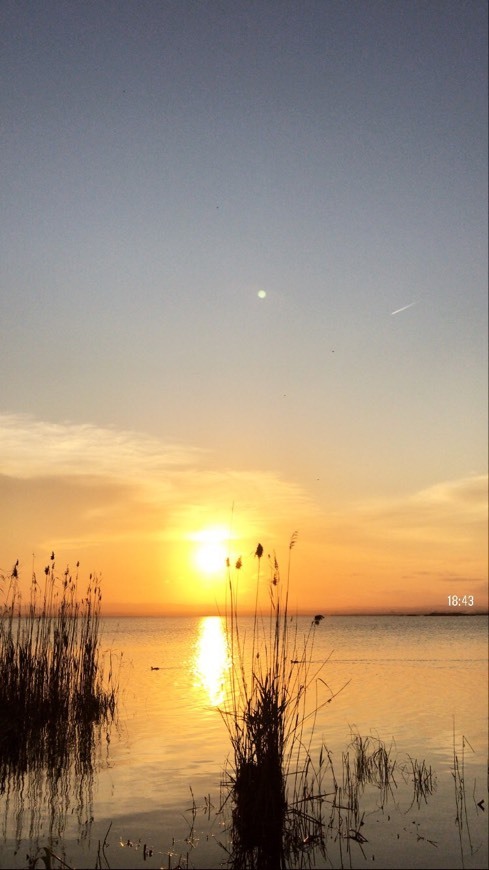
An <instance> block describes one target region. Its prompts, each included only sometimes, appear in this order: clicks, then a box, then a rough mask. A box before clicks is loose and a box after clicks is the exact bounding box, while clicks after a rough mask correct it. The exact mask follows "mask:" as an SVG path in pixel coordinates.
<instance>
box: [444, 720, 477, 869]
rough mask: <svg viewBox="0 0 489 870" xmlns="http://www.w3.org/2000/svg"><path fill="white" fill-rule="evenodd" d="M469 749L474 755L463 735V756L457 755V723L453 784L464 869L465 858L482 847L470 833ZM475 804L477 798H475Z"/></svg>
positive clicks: (454, 742)
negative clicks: (466, 766)
mask: <svg viewBox="0 0 489 870" xmlns="http://www.w3.org/2000/svg"><path fill="white" fill-rule="evenodd" d="M467 747H468V748H469V749H470V751H471V752H472V753H473V752H474V749H473V748H472V746H471V745H470V743H469V741H468V740H467V738H466V737H465V736H464V735H462V749H461V755H460V756H459V755H458V753H457V746H456V738H455V723H454V725H453V767H452V771H451V772H452V776H453V784H454V789H455V807H456V816H455V824H456V825H457V831H458V839H459V846H460V859H461V862H462V867H465V856H466V852H467V847H468V852H469V854H470V856H472V855H474V854H475V853H476V852H477V851H478V849H479V848H480V847H477V848H475V847H474V845H473V842H472V835H471V832H470V825H469V812H468V807H467V794H466V785H465V777H466V772H465V751H466V748H467ZM475 787H476V784H475V782H474V794H475ZM474 803H476V802H475V797H474ZM483 804H484V801H480V802H479V803H477V804H476V807H479V808H483Z"/></svg>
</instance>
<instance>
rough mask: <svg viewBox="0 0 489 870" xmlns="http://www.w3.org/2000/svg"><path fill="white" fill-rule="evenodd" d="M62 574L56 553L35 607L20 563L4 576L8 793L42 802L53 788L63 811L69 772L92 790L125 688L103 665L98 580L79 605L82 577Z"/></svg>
mask: <svg viewBox="0 0 489 870" xmlns="http://www.w3.org/2000/svg"><path fill="white" fill-rule="evenodd" d="M54 568H55V563H54V553H53V554H52V556H51V560H50V562H49V564H48V566H47V567H46V568H45V570H44V582H43V588H42V589H41V586H40V584H39V583H38V580H37V578H36V576H35V574H34V575H33V577H32V582H31V586H30V595H29V601H28V603H24V602H23V600H22V595H21V591H20V589H19V575H18V563H16V565H15V566H14V569H13V571H12V572H11V574H10V576H8V577H4V576H2V577H0V594H1V595H2V597H3V601H2V602H1V610H0V793H7V795H8V794H9V793H12V792H16V793H17V795H23V794H24V792H25V793H26V794H29V793H30V795H31V797H32V799H33V801H35V803H39V800H40V799H41V797H42V796H44V797H46V794H45V791H46V789H47V791H48V793H49V794H50V796H51V798H53V805H54V806H58V805H59V801H60V800H61V799H62V795H63V794H65V793H66V790H67V788H68V785H67V777H66V775H65V774H66V772H67V770H68V769H72V770H74V771H75V773H76V774H77V775H78V777H79V779H80V778H81V779H80V781H79V790H80V793H81V791H82V789H83V787H84V785H83V783H84V784H85V785H87V777H88V778H90V776H91V774H92V758H93V749H94V745H95V736H96V732H95V729H96V727H97V726H100V727H102V726H103V725H104V724H105V725H106V726H107V728H108V727H110V723H111V722H112V720H113V717H114V713H115V706H116V693H117V688H116V685H115V681H114V676H113V674H112V666H111V667H110V673H109V674H108V675H107V679H104V674H103V668H102V666H101V662H100V655H99V652H100V649H99V640H100V639H99V620H100V605H101V592H100V586H99V584H98V582H97V580H96V578H94V577H92V576H91V577H90V582H89V584H88V589H87V592H86V596H85V597H83V598H82V599H81V600H79V599H78V596H77V577H75V578H74V579H73V577H72V576H71V574H70V572H69V570H68V569H67V570H66V571H65V573H64V575H63V578H62V579H61V580H58V579H57V578H56V577H55V573H54ZM107 737H108V731H107ZM26 775H29V777H30V779H29V783H28V784H27V786H25V783H24V777H25V776H26ZM46 778H47V779H48V780H49V782H48V783H47V782H46ZM87 787H88V791H89V790H90V788H89V786H87ZM65 796H66V795H65ZM79 797H80V795H79ZM82 802H83V801H82ZM7 805H8V801H7ZM33 805H34V804H33ZM41 806H42V803H41ZM53 813H54V808H53ZM53 824H54V820H53ZM57 824H58V825H59V819H58V822H57ZM30 833H31V834H32V833H33V831H32V821H31V832H30ZM18 834H19V836H20V832H18Z"/></svg>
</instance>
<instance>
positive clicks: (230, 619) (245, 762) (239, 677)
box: [221, 533, 331, 870]
mask: <svg viewBox="0 0 489 870" xmlns="http://www.w3.org/2000/svg"><path fill="white" fill-rule="evenodd" d="M296 537H297V534H296V533H294V534H293V535H292V537H291V539H290V542H289V555H288V564H287V578H286V581H285V583H284V584H283V583H282V580H281V577H280V572H279V565H278V562H277V559H276V557H275V555H274V556H273V557H269V563H270V578H269V580H268V583H267V584H266V594H267V598H268V602H267V609H266V610H265V611H264V612H263V611H262V610H261V607H260V605H261V598H262V594H263V591H264V590H263V589H262V588H261V587H262V585H263V578H262V572H261V560H262V556H263V547H262V546H261V544H258V547H257V549H256V553H255V558H256V559H257V561H258V564H257V571H256V594H255V610H254V614H253V619H252V627H251V637H249V636H248V637H247V636H246V633H245V630H244V628H243V622H242V619H241V617H240V613H239V603H238V579H239V572H240V570H241V567H242V565H241V559H239V560H238V561H237V562H236V565H235V570H236V573H235V574H234V575H232V574H231V566H230V565H228V578H227V595H228V600H227V605H226V629H227V636H228V642H229V655H230V660H231V677H230V694H229V699H228V703H227V705H225V706H224V707H223V709H222V710H221V714H222V716H223V719H224V722H225V724H226V726H227V729H228V732H229V736H230V740H231V745H232V751H233V759H232V764H231V769H230V771H229V779H228V790H229V793H228V796H229V797H230V798H231V801H232V806H233V810H232V818H233V824H232V848H233V853H232V859H231V860H232V866H233V867H235V868H255V867H256V868H262V870H272V868H273V870H280V868H282V867H285V866H287V863H286V862H287V855H288V854H290V852H291V849H292V848H293V841H294V840H295V835H294V831H300V837H301V843H302V842H303V841H304V840H305V839H307V838H308V837H310V838H311V839H312V838H314V837H319V830H318V828H320V826H321V822H320V820H319V819H318V818H317V817H314V816H311V815H310V814H309V813H308V812H307V810H308V807H307V806H306V803H305V800H304V798H303V797H302V796H303V794H304V789H305V787H306V786H305V783H306V779H307V773H308V770H309V765H310V755H309V745H310V744H309V743H308V740H310V739H311V738H312V732H313V726H314V717H315V715H316V713H317V711H318V709H319V708H320V707H321V706H323V704H319V705H318V703H317V698H316V702H315V703H314V706H313V707H312V709H310V708H309V706H308V703H307V692H308V689H309V688H310V687H311V686H312V685H313V684H317V682H318V680H320V679H321V678H320V676H319V674H320V671H321V670H322V668H323V666H324V663H323V664H321V665H320V667H316V666H314V665H313V662H312V649H313V643H314V629H315V625H316V622H315V620H312V621H311V625H310V628H309V631H308V632H307V633H306V636H305V637H303V638H302V640H300V638H299V636H298V631H297V622H296V620H294V618H293V617H291V616H290V614H289V609H288V604H289V581H290V563H291V552H292V549H293V547H294V545H295V542H296ZM324 685H326V684H324ZM329 700H331V698H328V699H327V700H326V701H324V704H326V703H328V701H329ZM308 725H309V726H310V728H309V729H308V730H309V738H307V737H306V729H307V726H308ZM306 790H307V789H306ZM298 796H301V797H302V802H301V801H300V800H298ZM309 799H312V795H310V796H309ZM298 836H299V835H298Z"/></svg>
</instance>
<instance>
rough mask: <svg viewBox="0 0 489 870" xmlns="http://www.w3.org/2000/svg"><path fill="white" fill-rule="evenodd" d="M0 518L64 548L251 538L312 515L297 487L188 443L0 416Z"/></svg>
mask: <svg viewBox="0 0 489 870" xmlns="http://www.w3.org/2000/svg"><path fill="white" fill-rule="evenodd" d="M0 456H1V464H0V492H1V493H2V496H1V504H3V509H2V508H1V507H0V514H2V513H3V512H5V514H6V515H5V522H6V523H7V527H8V525H9V524H10V528H11V529H12V531H13V530H14V527H15V528H16V529H17V536H18V535H20V532H21V528H22V527H23V528H25V530H26V532H27V529H28V528H29V527H31V528H32V527H36V528H37V529H38V531H39V534H41V535H42V537H43V538H44V539H47V540H48V541H49V546H51V542H52V543H53V545H54V539H53V536H55V538H56V540H57V541H61V542H64V543H66V546H69V547H70V548H76V547H80V546H92V545H93V544H94V543H97V542H98V543H102V542H112V543H116V542H117V541H120V540H124V541H125V542H128V541H130V540H134V541H141V540H159V541H161V540H177V539H181V538H182V537H183V535H184V531H183V530H184V529H185V530H186V531H187V532H188V530H189V529H198V528H199V527H201V526H202V525H203V524H206V523H208V522H209V521H212V522H221V523H223V524H224V523H227V524H229V523H230V521H231V520H232V514H233V504H234V514H235V519H236V521H237V522H241V523H243V522H244V524H245V525H246V527H247V529H248V530H249V531H250V533H251V532H252V531H253V530H254V529H255V528H256V529H258V528H260V527H261V528H262V529H263V520H264V519H266V522H267V523H268V522H270V518H273V524H277V523H280V522H284V523H285V522H287V523H288V524H290V523H293V522H294V517H295V516H296V515H297V514H300V516H301V517H304V515H306V516H309V517H313V516H318V514H319V510H318V508H317V506H316V505H315V504H314V503H313V501H312V500H311V499H310V498H309V496H308V495H307V493H306V492H305V490H303V489H302V488H301V487H300V486H299V485H297V484H295V483H293V482H290V481H287V480H284V479H282V478H280V477H279V476H278V475H276V474H274V473H273V472H270V471H266V470H265V471H263V470H261V469H255V470H240V469H229V468H227V469H226V468H221V469H220V468H218V467H213V466H215V465H216V457H214V456H213V455H212V453H211V452H210V451H205V450H202V449H200V448H198V447H195V446H193V445H185V444H178V443H174V442H171V441H170V442H167V441H164V440H163V439H158V438H155V437H150V436H148V435H145V434H142V433H139V432H135V431H129V430H117V429H115V428H111V427H105V428H104V427H100V426H95V425H92V424H76V423H71V422H66V423H50V422H45V421H41V420H37V419H34V418H32V417H29V416H27V415H13V414H4V415H0Z"/></svg>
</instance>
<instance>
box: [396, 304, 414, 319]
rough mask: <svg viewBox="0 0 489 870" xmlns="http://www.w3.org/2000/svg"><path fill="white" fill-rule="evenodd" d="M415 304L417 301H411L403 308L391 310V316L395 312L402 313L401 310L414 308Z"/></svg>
mask: <svg viewBox="0 0 489 870" xmlns="http://www.w3.org/2000/svg"><path fill="white" fill-rule="evenodd" d="M413 305H416V302H410V303H409V305H403V307H402V308H396V310H395V311H391V317H392V315H393V314H400V313H401V311H406V309H407V308H412V307H413Z"/></svg>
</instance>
